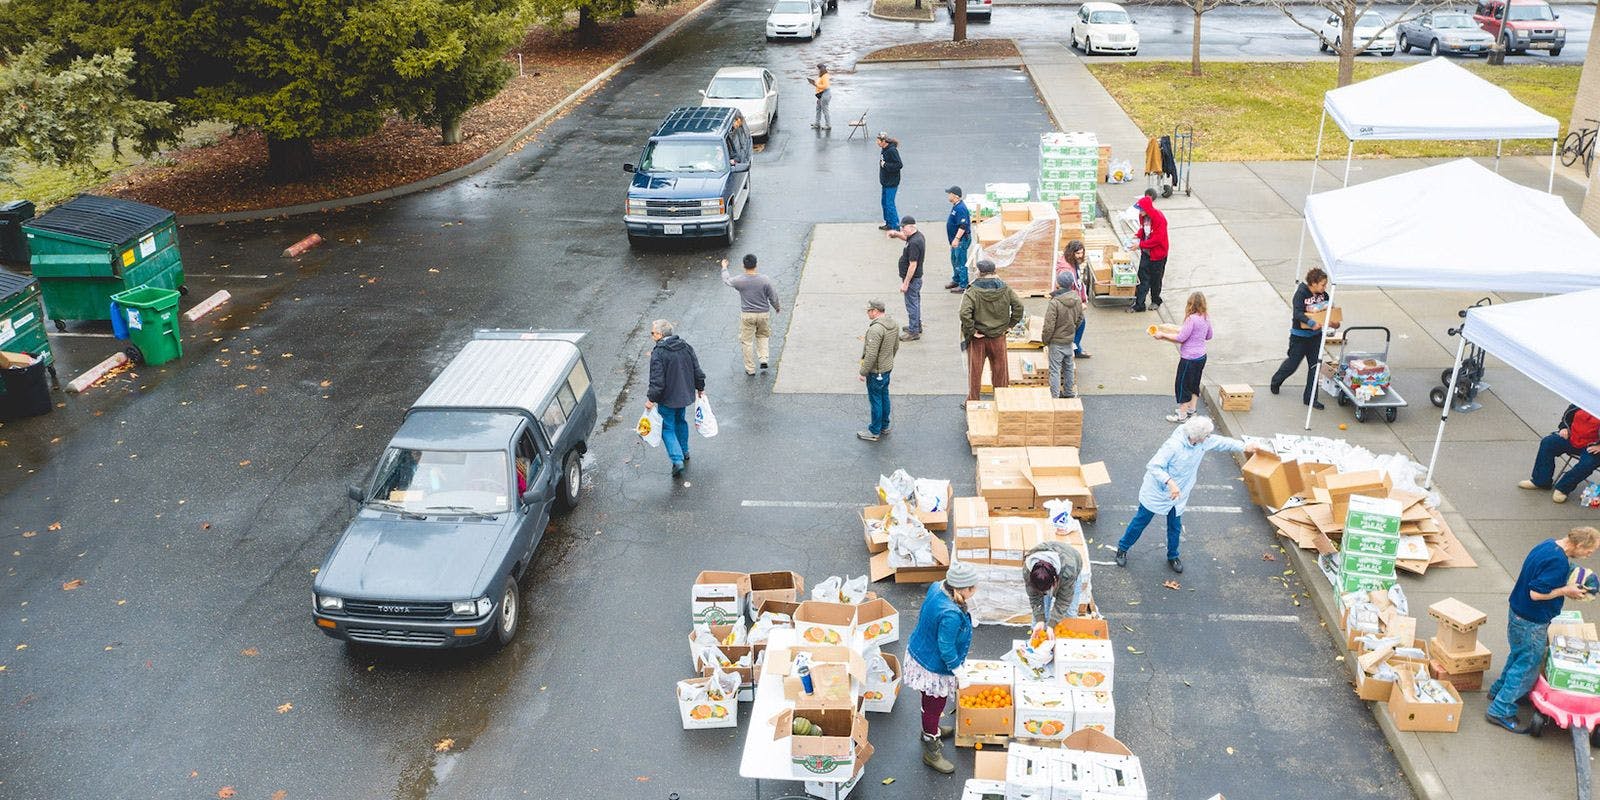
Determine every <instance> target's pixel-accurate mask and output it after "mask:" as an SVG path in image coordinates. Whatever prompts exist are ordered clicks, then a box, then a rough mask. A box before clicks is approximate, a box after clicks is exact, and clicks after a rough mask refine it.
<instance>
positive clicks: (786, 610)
mask: <svg viewBox="0 0 1600 800" xmlns="http://www.w3.org/2000/svg"><path fill="white" fill-rule="evenodd" d="M799 610H800V604H799V603H789V602H785V601H782V600H762V601H761V602H760V603H758V604H757V605H756V607H755V615H754V616H755V620H759V619H761V617H762V616H764V615H766V614H772V615H774V616H776V617H778V618H779V619H780V620H782V621H784V622H786V623H788V624H787V625H785V626H784V627H789V628H793V627H794V612H796V611H799ZM755 620H751V621H752V622H754V621H755Z"/></svg>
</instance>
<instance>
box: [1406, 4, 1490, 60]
mask: <svg viewBox="0 0 1600 800" xmlns="http://www.w3.org/2000/svg"><path fill="white" fill-rule="evenodd" d="M1399 44H1400V50H1401V52H1405V53H1409V52H1411V50H1412V48H1415V49H1417V50H1426V51H1427V52H1428V55H1431V56H1437V55H1440V54H1442V53H1453V54H1456V55H1478V56H1481V55H1487V54H1488V52H1489V47H1490V46H1491V45H1493V44H1494V37H1493V36H1491V35H1489V34H1488V33H1486V32H1485V31H1483V30H1482V29H1480V28H1479V27H1478V24H1477V23H1476V22H1474V21H1473V19H1472V15H1470V14H1462V13H1459V12H1455V11H1435V12H1432V13H1428V14H1423V15H1422V16H1420V17H1417V18H1416V19H1413V20H1409V21H1407V22H1404V23H1402V24H1401V25H1400V42H1399Z"/></svg>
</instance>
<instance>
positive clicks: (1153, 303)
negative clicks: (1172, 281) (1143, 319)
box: [1150, 300, 1161, 308]
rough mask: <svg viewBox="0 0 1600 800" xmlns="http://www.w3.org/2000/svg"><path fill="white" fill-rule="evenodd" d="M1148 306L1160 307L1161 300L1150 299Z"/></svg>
mask: <svg viewBox="0 0 1600 800" xmlns="http://www.w3.org/2000/svg"><path fill="white" fill-rule="evenodd" d="M1150 307H1151V308H1160V307H1161V301H1160V300H1151V301H1150Z"/></svg>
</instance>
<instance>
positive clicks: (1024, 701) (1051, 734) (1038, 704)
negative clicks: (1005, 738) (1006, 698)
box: [1011, 681, 1078, 741]
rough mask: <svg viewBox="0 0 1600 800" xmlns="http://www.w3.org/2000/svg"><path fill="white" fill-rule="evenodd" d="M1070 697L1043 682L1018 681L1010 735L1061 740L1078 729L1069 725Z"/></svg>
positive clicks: (1070, 695) (1064, 688) (1068, 692)
mask: <svg viewBox="0 0 1600 800" xmlns="http://www.w3.org/2000/svg"><path fill="white" fill-rule="evenodd" d="M1072 694H1073V692H1072V691H1071V690H1069V689H1067V687H1065V686H1060V685H1057V684H1055V683H1045V682H1043V681H1017V683H1016V689H1015V691H1014V692H1013V696H1014V697H1015V698H1016V724H1015V725H1014V726H1013V728H1012V732H1011V735H1012V736H1016V737H1019V738H1023V739H1045V740H1050V741H1061V740H1063V739H1065V738H1067V736H1068V735H1070V734H1071V733H1072V732H1073V731H1075V730H1077V729H1078V726H1076V725H1074V724H1073V722H1072Z"/></svg>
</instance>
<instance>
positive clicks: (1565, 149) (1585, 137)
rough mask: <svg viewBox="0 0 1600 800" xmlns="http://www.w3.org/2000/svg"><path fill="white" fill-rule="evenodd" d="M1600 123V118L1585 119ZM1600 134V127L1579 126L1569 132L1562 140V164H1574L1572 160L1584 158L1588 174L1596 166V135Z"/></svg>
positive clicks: (1585, 173) (1586, 173)
mask: <svg viewBox="0 0 1600 800" xmlns="http://www.w3.org/2000/svg"><path fill="white" fill-rule="evenodd" d="M1584 121H1585V122H1592V123H1594V124H1595V125H1600V119H1585V120H1584ZM1596 134H1600V128H1579V129H1577V130H1575V131H1570V132H1568V133H1567V138H1565V139H1563V140H1561V165H1562V166H1564V167H1570V166H1572V162H1574V161H1577V160H1578V159H1579V158H1580V157H1582V158H1583V174H1584V175H1588V174H1589V170H1590V169H1592V168H1593V167H1594V143H1595V135H1596Z"/></svg>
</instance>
